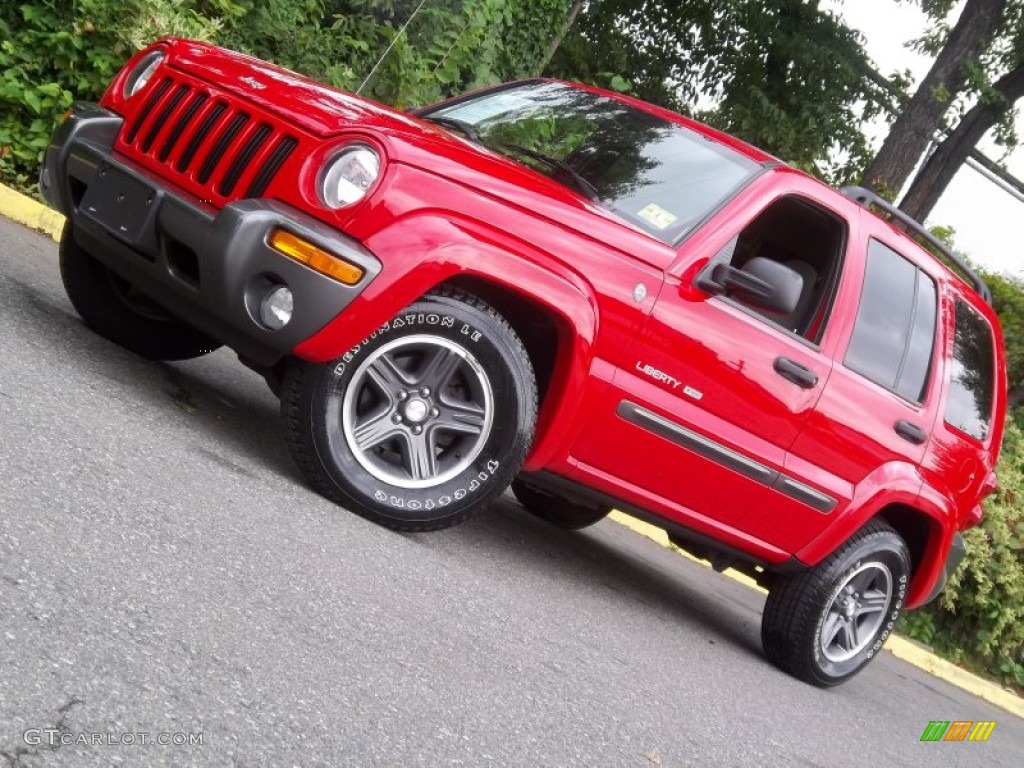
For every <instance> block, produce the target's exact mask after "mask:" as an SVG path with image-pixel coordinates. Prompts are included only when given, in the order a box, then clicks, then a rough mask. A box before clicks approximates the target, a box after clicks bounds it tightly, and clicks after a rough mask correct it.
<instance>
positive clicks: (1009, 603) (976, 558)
mask: <svg viewBox="0 0 1024 768" xmlns="http://www.w3.org/2000/svg"><path fill="white" fill-rule="evenodd" d="M1022 420H1024V419H1022ZM965 538H966V540H967V547H968V550H967V551H968V554H967V558H966V560H965V561H964V564H963V565H962V566H961V567H960V569H959V570H958V571H957V572H956V574H954V576H953V578H952V579H951V580H950V583H949V585H948V586H947V587H946V589H945V591H944V592H943V593H942V595H941V596H940V597H939V599H938V600H937V601H936V602H935V603H932V604H930V605H928V606H925V607H924V608H922V609H920V610H918V611H915V612H913V613H910V614H908V615H907V616H906V617H905V619H904V621H903V626H902V631H903V632H904V633H905V634H908V635H910V636H911V637H914V638H916V639H918V640H921V641H922V642H924V643H926V644H928V645H930V646H932V647H933V648H934V649H935V650H936V651H937V652H939V653H941V654H942V655H944V656H946V657H948V658H950V659H952V660H953V661H957V662H961V663H963V664H964V665H965V666H967V667H968V668H970V669H973V670H975V671H978V672H982V673H986V674H988V675H991V676H993V677H995V678H996V679H998V680H1000V681H1001V682H1003V683H1004V684H1007V685H1010V686H1012V687H1014V688H1016V689H1017V690H1018V691H1019V692H1022V693H1024V432H1022V430H1021V427H1020V426H1019V424H1018V423H1017V422H1016V421H1014V420H1012V419H1011V420H1010V421H1009V422H1008V423H1007V430H1006V439H1005V440H1004V442H1003V454H1002V456H1001V458H1000V462H999V491H998V492H997V493H996V494H995V496H994V497H993V498H991V499H990V500H989V501H987V502H986V503H985V517H984V519H983V520H982V523H981V525H980V526H978V527H977V528H974V529H972V530H970V531H968V532H967V533H966V534H965Z"/></svg>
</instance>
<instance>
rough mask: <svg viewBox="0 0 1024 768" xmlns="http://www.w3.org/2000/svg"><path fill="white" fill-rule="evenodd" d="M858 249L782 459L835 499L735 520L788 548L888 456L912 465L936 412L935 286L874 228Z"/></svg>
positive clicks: (818, 527) (812, 532) (807, 536)
mask: <svg viewBox="0 0 1024 768" xmlns="http://www.w3.org/2000/svg"><path fill="white" fill-rule="evenodd" d="M868 215H870V214H868ZM858 251H859V253H858V254H857V255H856V256H855V257H854V258H853V259H851V263H850V269H851V272H850V274H851V277H852V278H853V279H851V280H850V284H849V285H847V286H844V289H845V290H848V291H854V290H855V291H856V295H855V296H854V297H850V298H852V300H853V301H852V302H851V305H852V306H855V307H856V314H855V316H854V317H853V323H852V326H851V328H850V329H849V332H848V334H846V337H847V338H846V341H845V344H844V345H843V346H841V347H840V348H839V350H838V354H837V356H836V364H835V366H834V368H833V371H832V376H831V377H830V378H829V381H828V384H827V386H825V388H824V391H823V392H822V395H821V398H820V399H819V400H818V402H817V405H816V406H815V408H814V411H813V412H812V413H811V415H810V417H809V418H808V420H807V422H806V424H805V426H804V429H803V430H802V431H801V432H800V435H799V436H798V437H797V439H796V441H795V442H794V443H793V445H792V447H791V448H790V455H789V456H788V457H787V460H786V470H787V472H789V473H790V474H792V475H793V476H795V477H798V478H800V479H801V480H802V481H803V482H804V483H806V484H808V485H811V486H813V487H816V488H818V489H819V490H820V491H821V492H822V493H824V494H826V495H828V496H829V497H831V498H833V499H835V502H836V503H835V506H834V508H833V509H832V510H829V511H828V512H823V511H822V510H816V509H813V508H811V507H807V506H803V507H791V508H788V509H786V510H779V511H776V512H775V513H774V514H772V515H771V516H770V517H769V516H765V515H762V514H757V513H752V514H750V515H748V516H747V517H746V518H745V519H744V520H743V521H742V525H743V527H744V529H746V530H747V531H749V532H750V533H752V534H754V535H755V536H758V537H760V538H763V539H764V540H765V541H768V542H770V543H772V544H774V545H776V546H779V547H781V548H783V549H786V550H787V551H790V552H793V551H796V550H798V549H799V548H800V547H801V546H803V545H804V544H806V543H807V542H809V541H810V540H811V539H812V538H813V537H814V536H816V535H817V534H818V533H819V532H821V531H822V530H823V529H824V528H825V527H826V526H827V525H828V524H829V523H830V522H831V519H832V516H834V515H838V514H840V513H841V512H842V510H843V509H844V508H845V507H846V506H847V505H848V504H849V502H850V501H851V499H852V498H853V494H854V490H855V488H856V486H857V485H858V484H860V483H862V481H864V480H865V478H867V477H868V475H870V474H871V473H872V472H875V471H876V470H878V469H879V468H880V467H884V466H885V465H887V464H890V465H892V463H900V464H904V465H905V464H912V465H919V464H920V463H921V460H922V458H923V456H924V453H925V449H926V447H927V445H928V441H929V438H930V435H931V432H932V428H933V426H934V423H935V420H936V413H937V400H938V399H939V393H940V389H941V388H940V387H939V386H938V382H937V378H938V377H937V376H936V375H935V368H936V361H937V358H938V355H937V353H936V339H937V337H938V311H937V308H938V300H939V297H938V286H937V285H936V282H935V280H934V279H933V278H932V277H931V276H929V275H928V274H927V272H925V271H924V270H923V269H922V268H920V267H919V266H917V265H916V264H915V263H914V262H912V261H910V260H909V259H907V258H906V257H905V256H903V255H902V254H901V253H900V252H899V251H898V250H897V247H894V246H893V244H892V243H887V242H883V241H882V239H881V236H880V235H875V236H872V237H870V238H869V239H868V241H867V243H865V245H864V246H863V248H862V249H858ZM856 262H860V263H859V264H857V263H856ZM858 275H859V276H860V280H859V281H857V280H856V277H857V276H858ZM857 282H859V285H856V283H857ZM883 472H884V470H883ZM880 482H882V480H881V479H880ZM918 487H920V485H919V484H918ZM915 493H916V491H915Z"/></svg>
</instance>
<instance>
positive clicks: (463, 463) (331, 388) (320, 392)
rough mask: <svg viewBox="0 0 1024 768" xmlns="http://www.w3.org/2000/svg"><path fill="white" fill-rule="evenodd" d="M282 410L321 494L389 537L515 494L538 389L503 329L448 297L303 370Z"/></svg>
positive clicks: (290, 383)
mask: <svg viewBox="0 0 1024 768" xmlns="http://www.w3.org/2000/svg"><path fill="white" fill-rule="evenodd" d="M281 407H282V413H283V414H284V417H285V423H286V426H287V429H288V433H289V445H290V447H291V450H292V455H293V456H294V458H295V460H296V463H297V464H298V465H299V467H300V469H301V470H302V472H303V474H304V475H305V476H306V478H307V479H308V480H309V482H310V484H311V485H312V486H313V487H314V488H315V489H316V490H317V491H319V492H320V493H322V494H323V495H324V496H327V497H328V498H330V499H331V500H333V501H335V502H337V503H339V504H341V505H343V506H345V507H348V508H350V509H352V510H353V511H354V512H357V513H358V514H360V515H362V516H363V517H366V518H368V519H370V520H373V521H374V522H376V523H379V524H381V525H385V526H387V527H389V528H394V529H397V530H405V531H427V530H435V529H438V528H445V527H447V526H450V525H454V524H455V523H458V522H461V521H463V520H465V519H467V518H468V517H469V516H471V515H472V514H474V513H475V512H477V511H478V510H480V509H481V508H483V507H484V506H486V505H487V503H488V502H490V501H491V500H492V499H494V498H495V497H497V496H498V495H500V494H501V493H502V492H503V491H504V490H505V488H506V487H508V484H509V482H510V481H511V479H512V478H513V477H514V476H515V475H516V473H517V472H518V471H519V467H520V466H521V464H522V461H523V458H524V457H525V455H526V451H527V449H528V448H529V445H530V441H531V440H532V438H533V428H534V422H535V420H536V412H537V388H536V383H535V381H534V375H533V369H532V367H531V366H530V362H529V357H528V355H527V354H526V350H525V349H524V348H523V346H522V342H521V341H520V340H519V337H518V336H516V334H515V332H514V331H513V330H512V328H511V327H510V326H509V325H508V324H507V323H506V322H505V320H504V319H503V318H501V317H500V316H499V315H498V314H497V313H496V312H495V311H494V310H493V309H492V308H491V307H489V306H488V305H487V304H485V303H483V302H482V301H480V300H479V299H477V298H475V297H472V296H469V295H467V294H464V293H457V292H453V291H443V292H438V293H433V294H430V295H428V296H426V297H424V298H423V299H421V300H420V301H418V302H416V303H415V304H413V305H412V306H410V307H409V308H408V309H406V310H405V311H403V312H402V313H401V314H400V315H399V316H397V317H395V318H394V319H393V320H391V321H389V322H387V323H385V324H384V326H383V327H381V328H380V329H378V330H377V331H376V332H375V333H374V334H373V335H372V336H371V338H369V339H366V340H365V341H364V342H363V343H362V344H359V345H357V346H355V347H354V348H353V349H351V350H350V351H349V352H347V353H346V354H345V355H343V356H342V357H341V358H339V359H337V360H335V361H333V362H332V363H329V364H326V365H312V364H308V363H301V362H295V363H294V364H293V365H291V366H290V367H289V369H288V371H287V373H286V375H285V379H284V387H283V392H282V398H281Z"/></svg>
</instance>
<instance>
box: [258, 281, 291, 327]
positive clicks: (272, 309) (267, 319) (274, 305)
mask: <svg viewBox="0 0 1024 768" xmlns="http://www.w3.org/2000/svg"><path fill="white" fill-rule="evenodd" d="M294 306H295V305H294V302H293V300H292V292H291V289H289V288H288V287H287V286H285V285H275V286H274V287H273V288H271V289H270V290H269V291H267V295H266V296H264V297H263V301H262V302H260V320H262V321H263V324H264V325H265V326H267V328H269V329H270V330H272V331H279V330H281V329H282V328H284V327H285V326H286V325H287V324H288V321H289V320H291V319H292V310H293V309H294Z"/></svg>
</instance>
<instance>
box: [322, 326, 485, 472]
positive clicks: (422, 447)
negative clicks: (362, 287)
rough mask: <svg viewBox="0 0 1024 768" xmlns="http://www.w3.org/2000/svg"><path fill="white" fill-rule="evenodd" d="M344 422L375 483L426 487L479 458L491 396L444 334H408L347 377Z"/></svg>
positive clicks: (469, 360) (479, 370)
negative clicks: (377, 481)
mask: <svg viewBox="0 0 1024 768" xmlns="http://www.w3.org/2000/svg"><path fill="white" fill-rule="evenodd" d="M341 421H342V432H343V434H344V437H345V442H346V443H347V444H348V448H349V450H350V451H351V452H352V455H353V456H354V457H355V459H356V461H357V462H359V464H360V466H362V467H363V469H365V470H366V471H367V472H369V473H370V475H372V476H373V477H374V478H376V479H377V480H379V481H381V482H382V483H386V484H388V485H391V486H396V487H399V488H410V489H413V488H431V487H434V486H438V485H441V484H443V483H445V482H447V481H448V480H451V479H452V478H453V477H456V476H458V475H459V474H461V473H462V472H464V471H465V470H466V468H467V467H469V466H470V465H471V464H472V463H473V461H474V460H475V459H476V458H477V457H478V456H479V455H480V452H481V451H482V450H483V447H484V445H485V444H486V443H487V438H488V437H489V436H490V433H491V426H492V424H493V421H494V391H493V387H492V386H491V382H490V379H489V378H488V376H487V373H486V372H485V371H484V369H483V367H482V366H481V365H480V363H479V362H478V361H477V359H476V358H475V357H474V356H473V355H472V354H471V353H470V352H469V351H468V350H466V349H464V348H463V347H461V346H460V345H458V344H456V343H454V342H452V341H450V340H449V339H446V338H443V337H441V336H434V335H429V334H417V335H413V336H406V337H404V338H401V339H396V340H394V341H392V342H389V343H387V344H385V345H383V346H381V347H380V348H378V349H376V350H374V351H373V352H372V353H370V354H369V355H368V356H367V358H366V359H365V360H363V362H362V363H361V364H360V365H359V367H358V368H357V369H356V371H355V373H353V374H352V379H351V381H350V383H349V386H348V387H347V388H346V390H345V396H344V399H343V402H342V407H341Z"/></svg>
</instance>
